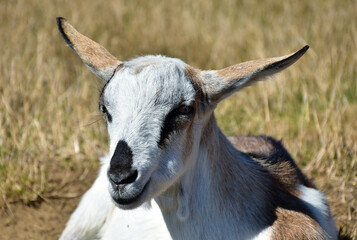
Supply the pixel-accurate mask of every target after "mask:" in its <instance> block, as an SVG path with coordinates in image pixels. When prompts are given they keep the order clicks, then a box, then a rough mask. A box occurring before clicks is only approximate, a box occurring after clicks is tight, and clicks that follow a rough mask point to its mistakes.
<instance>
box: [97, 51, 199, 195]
mask: <svg viewBox="0 0 357 240" xmlns="http://www.w3.org/2000/svg"><path fill="white" fill-rule="evenodd" d="M123 64H124V67H123V68H122V69H120V70H119V71H118V72H117V73H116V74H115V75H114V77H113V78H112V79H111V80H110V82H109V83H108V84H107V86H106V88H105V90H104V92H103V99H102V102H104V103H105V106H106V108H107V110H108V112H109V113H110V114H111V116H112V121H111V122H110V123H108V132H109V136H110V153H111V155H113V153H114V150H115V148H116V146H117V143H118V142H119V141H120V140H123V141H125V142H127V144H128V146H129V147H130V149H131V151H132V153H133V164H132V168H133V169H135V170H137V171H138V178H137V180H136V181H135V182H134V183H132V184H129V185H128V186H126V187H125V191H126V192H125V194H120V193H118V192H115V191H112V193H113V194H112V196H116V195H118V194H119V195H122V196H126V195H130V193H135V194H136V193H138V192H140V191H141V190H142V188H143V186H144V185H146V183H147V182H148V181H150V186H152V187H149V189H148V190H147V191H148V192H149V193H148V196H150V195H153V194H154V195H156V194H157V192H158V191H162V189H158V188H157V186H160V187H161V186H163V187H167V186H169V185H170V183H171V182H172V181H174V179H175V178H176V177H175V176H177V175H178V174H179V173H180V171H182V169H183V163H182V162H183V160H182V156H183V155H184V154H183V153H182V152H181V151H182V150H181V147H177V146H181V145H182V142H183V139H185V136H184V134H178V135H175V133H176V131H175V130H178V129H181V128H183V127H184V126H185V125H184V124H186V123H188V122H189V121H191V120H192V119H191V118H190V116H189V114H186V115H185V114H182V112H183V113H185V112H190V111H187V109H181V108H179V106H180V105H181V104H187V105H189V104H190V103H192V102H193V101H195V89H194V87H193V85H192V83H191V81H190V79H188V77H187V75H186V72H185V71H186V69H185V66H186V64H185V63H183V62H182V61H181V60H178V59H173V58H167V57H162V56H145V57H140V58H137V59H134V60H131V61H129V62H124V63H123ZM188 110H190V109H188ZM171 115H175V116H174V117H173V118H172V119H171V120H172V121H170V122H169V123H166V127H167V126H168V125H169V126H171V125H172V126H174V124H176V127H177V128H176V127H175V126H174V127H175V128H174V129H165V126H164V124H165V119H166V120H167V119H170V116H171ZM171 117H172V116H171ZM163 130H166V131H168V134H173V135H174V136H172V139H171V138H170V141H169V142H168V145H167V146H165V148H164V149H163V148H160V147H159V144H158V143H159V142H160V140H161V138H167V137H168V136H164V137H163V136H162V132H163ZM182 133H184V132H182ZM171 145H173V146H175V147H171ZM155 182H157V183H155ZM158 182H160V184H158ZM119 195H118V196H119ZM118 196H117V197H118Z"/></svg>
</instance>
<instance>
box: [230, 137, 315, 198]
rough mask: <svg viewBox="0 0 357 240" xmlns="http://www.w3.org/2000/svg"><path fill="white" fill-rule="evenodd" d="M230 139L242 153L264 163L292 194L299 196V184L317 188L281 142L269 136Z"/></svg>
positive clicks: (277, 180) (275, 179)
mask: <svg viewBox="0 0 357 240" xmlns="http://www.w3.org/2000/svg"><path fill="white" fill-rule="evenodd" d="M229 140H230V141H231V142H232V144H233V145H234V146H235V147H236V148H237V149H238V150H239V151H241V152H242V153H244V154H246V155H248V156H250V157H251V158H253V159H254V160H255V161H257V162H258V163H259V164H261V165H263V166H264V168H266V169H267V170H268V171H269V172H270V173H271V174H272V176H273V178H274V181H275V182H276V183H277V184H279V185H280V186H281V187H283V188H284V189H286V190H287V191H288V192H290V193H291V194H293V195H295V196H298V195H299V192H298V190H297V188H296V187H297V186H298V185H299V184H302V185H304V186H306V187H310V188H316V187H315V185H314V184H313V183H312V182H311V181H310V180H309V179H308V178H307V177H306V176H305V175H304V174H303V173H302V172H301V170H300V169H299V168H298V166H297V165H296V163H295V162H294V160H293V159H292V157H291V156H290V154H289V153H288V152H287V151H286V149H285V148H284V146H283V145H282V143H281V142H279V141H277V140H275V139H274V138H272V137H267V136H231V137H229Z"/></svg>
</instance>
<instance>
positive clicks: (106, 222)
mask: <svg viewBox="0 0 357 240" xmlns="http://www.w3.org/2000/svg"><path fill="white" fill-rule="evenodd" d="M108 157H109V156H107V157H105V158H103V159H102V161H103V166H102V167H101V170H100V173H99V176H98V178H97V180H96V181H95V182H94V184H93V186H92V187H91V188H90V189H89V190H88V191H87V192H86V194H85V195H84V196H83V198H82V200H81V202H80V204H79V205H78V207H77V209H76V210H75V212H74V213H73V214H72V216H71V218H70V220H69V221H68V223H67V226H66V229H65V230H64V232H63V233H62V235H61V237H60V240H73V239H76V240H81V239H83V240H89V239H102V240H126V239H128V240H131V239H137V240H139V239H140V240H141V239H153V240H155V239H160V240H164V239H171V237H170V234H169V232H168V231H167V228H166V226H165V222H164V220H163V218H162V214H161V212H160V209H159V207H158V206H157V204H156V203H155V202H154V201H151V202H150V204H148V203H145V204H144V205H143V206H141V207H138V208H137V209H135V210H131V211H127V210H122V209H120V208H116V207H115V205H114V204H113V202H112V200H111V197H110V195H109V192H108V190H107V189H108V179H107V176H106V175H107V169H108V163H109V161H110V159H109V158H108Z"/></svg>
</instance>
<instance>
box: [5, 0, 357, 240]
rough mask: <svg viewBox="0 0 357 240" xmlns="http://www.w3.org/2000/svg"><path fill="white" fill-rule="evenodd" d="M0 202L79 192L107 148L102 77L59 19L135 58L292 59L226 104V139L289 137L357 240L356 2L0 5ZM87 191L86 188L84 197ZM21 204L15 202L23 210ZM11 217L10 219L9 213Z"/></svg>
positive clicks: (222, 120) (201, 64)
mask: <svg viewBox="0 0 357 240" xmlns="http://www.w3.org/2000/svg"><path fill="white" fill-rule="evenodd" d="M0 3H1V5H0V33H1V35H0V36H1V37H0V207H1V208H2V209H6V208H8V207H10V208H11V207H14V206H15V207H16V206H18V204H19V203H23V204H26V205H29V206H31V205H32V204H33V203H38V202H41V201H51V199H52V198H62V197H63V198H67V197H68V198H70V197H72V196H75V195H76V194H77V193H76V192H68V190H67V189H68V188H67V186H68V185H73V184H76V182H78V181H86V179H87V178H86V177H83V176H86V175H88V172H95V170H96V169H97V167H98V163H97V159H98V157H99V156H102V155H103V154H104V153H105V152H106V151H107V149H108V139H107V134H106V128H105V124H104V122H103V121H97V120H98V119H100V115H99V112H98V110H97V109H98V107H97V100H98V95H99V93H98V89H100V87H101V84H100V82H99V80H97V79H96V77H95V76H94V75H92V73H91V72H90V71H89V70H87V68H86V67H85V66H84V64H82V62H81V61H80V60H79V58H78V57H77V56H76V55H75V54H74V53H73V52H72V51H71V50H70V49H69V48H68V47H66V45H65V42H64V41H63V39H62V38H61V36H60V34H59V32H58V30H57V27H56V21H55V18H56V17H57V16H63V17H65V18H67V19H68V20H69V21H70V22H71V23H72V24H73V25H74V26H76V28H77V29H79V30H80V31H81V32H82V33H84V34H85V35H87V36H90V37H91V38H92V39H94V40H95V41H97V42H99V43H101V44H102V45H103V46H105V47H106V48H107V49H109V50H110V51H111V52H112V53H113V54H114V55H115V56H117V57H118V58H119V59H122V60H125V59H128V58H132V57H135V56H138V55H144V54H164V55H169V56H173V57H178V58H181V59H183V60H184V61H186V62H187V63H188V64H190V65H192V66H194V67H197V68H201V69H218V68H223V67H225V66H229V65H232V64H235V63H239V62H242V61H246V60H251V59H258V58H263V57H273V56H280V55H285V54H288V53H291V52H293V51H295V50H298V49H299V48H301V47H302V46H304V45H305V44H309V45H310V47H311V48H310V49H309V51H308V52H307V54H306V55H305V56H304V57H303V58H302V59H301V60H300V61H299V62H298V63H297V64H295V65H294V66H292V67H291V68H289V70H286V71H285V72H283V73H281V74H279V75H277V76H276V77H274V78H272V79H271V80H270V81H266V82H263V83H259V84H256V85H255V86H253V87H250V88H247V89H245V90H243V91H241V92H239V93H238V94H236V95H234V96H233V97H231V98H230V99H229V100H227V101H225V102H224V103H222V104H221V105H219V106H218V108H217V110H216V114H217V118H218V122H219V125H220V126H221V127H222V129H223V131H224V132H225V133H226V134H230V135H231V134H252V135H258V134H267V135H271V136H273V137H275V138H277V139H283V140H284V144H285V146H286V147H287V149H288V150H289V151H290V153H291V154H292V155H293V157H294V158H295V159H296V161H297V162H298V164H299V165H300V166H301V167H302V168H303V170H304V172H305V173H306V174H308V175H309V176H311V177H312V178H313V180H314V182H315V183H316V184H317V186H318V187H319V188H320V189H322V190H323V191H324V192H325V193H326V195H327V197H328V201H329V203H330V206H331V209H332V212H333V214H334V216H335V219H336V221H337V223H338V226H339V228H340V229H341V231H342V233H343V235H345V236H346V238H347V239H349V238H350V239H357V237H356V236H357V1H355V0H343V1H339V0H315V1H311V0H301V1H292V0H286V1H280V0H270V1H258V0H237V1H233V0H213V1H206V0H195V1H192V0H181V1H159V0H146V1H136V0H135V1H124V0H120V1H115V0H109V1H105V2H104V1H95V0H87V1H70V0H64V1H59V0H57V1H40V0H31V1H25V0H22V1H21V0H12V1H7V0H0ZM78 194H79V193H78ZM16 204H17V205H16ZM0 221H1V220H0Z"/></svg>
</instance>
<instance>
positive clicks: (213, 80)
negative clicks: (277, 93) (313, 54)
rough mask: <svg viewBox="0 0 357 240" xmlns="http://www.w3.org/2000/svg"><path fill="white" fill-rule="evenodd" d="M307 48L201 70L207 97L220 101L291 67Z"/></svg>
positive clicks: (212, 100)
mask: <svg viewBox="0 0 357 240" xmlns="http://www.w3.org/2000/svg"><path fill="white" fill-rule="evenodd" d="M307 49H309V46H307V45H306V46H305V47H303V48H302V49H300V50H299V51H297V52H295V53H293V54H290V55H286V56H283V57H275V58H267V59H260V60H253V61H249V62H243V63H240V64H237V65H233V66H230V67H227V68H224V69H221V70H208V71H201V73H200V75H201V79H202V82H203V87H204V90H205V92H206V94H207V97H208V98H209V100H210V102H211V103H213V104H215V103H218V102H220V101H222V100H223V99H225V98H227V97H229V96H230V95H232V94H233V93H234V92H236V91H238V90H240V89H242V88H244V87H247V86H249V85H251V84H253V83H254V82H256V81H260V80H263V79H264V78H265V77H267V76H271V75H273V74H275V73H278V72H280V71H282V70H284V69H285V68H287V67H289V66H290V65H292V64H293V63H295V62H296V61H297V60H298V59H299V58H300V57H301V56H302V55H304V53H305V52H306V51H307Z"/></svg>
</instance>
